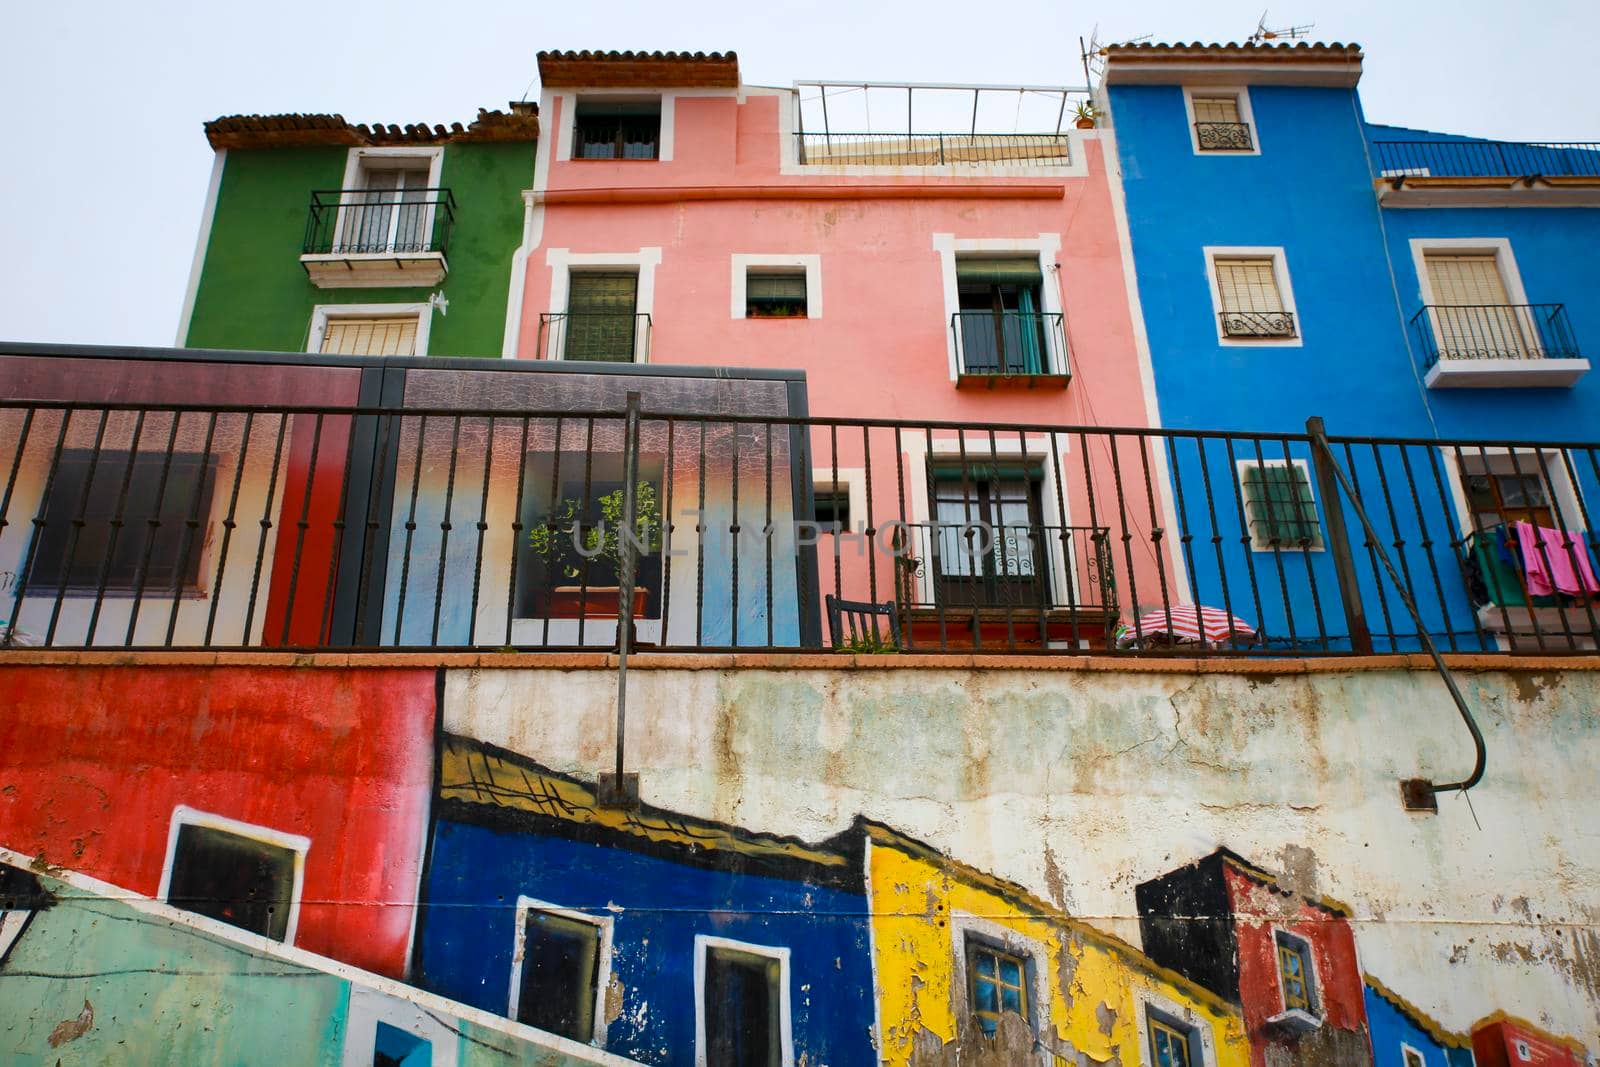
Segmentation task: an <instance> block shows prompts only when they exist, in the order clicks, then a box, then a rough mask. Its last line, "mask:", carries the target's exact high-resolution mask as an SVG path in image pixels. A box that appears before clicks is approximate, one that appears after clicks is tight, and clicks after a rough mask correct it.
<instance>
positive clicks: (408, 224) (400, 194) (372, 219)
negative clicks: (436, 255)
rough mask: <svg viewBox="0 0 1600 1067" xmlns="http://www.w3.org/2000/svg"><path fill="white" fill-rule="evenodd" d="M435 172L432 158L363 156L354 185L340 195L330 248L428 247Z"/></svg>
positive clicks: (430, 244)
mask: <svg viewBox="0 0 1600 1067" xmlns="http://www.w3.org/2000/svg"><path fill="white" fill-rule="evenodd" d="M432 176H433V160H432V159H431V158H430V157H427V156H391V155H363V156H362V157H361V158H360V161H359V165H358V167H357V170H356V175H355V184H354V186H353V187H352V188H350V189H347V190H345V192H344V194H343V196H342V197H341V198H340V203H341V205H342V207H341V211H340V219H339V236H338V238H337V239H336V240H335V242H334V247H333V249H332V251H334V252H343V253H353V254H363V253H389V252H427V251H430V250H431V249H432V247H433V216H434V211H433V193H434V190H433V189H432V188H431V183H432Z"/></svg>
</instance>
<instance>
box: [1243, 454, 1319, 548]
mask: <svg viewBox="0 0 1600 1067" xmlns="http://www.w3.org/2000/svg"><path fill="white" fill-rule="evenodd" d="M1239 482H1240V485H1241V487H1242V491H1243V493H1244V507H1245V514H1246V516H1247V517H1248V519H1249V523H1250V547H1251V548H1253V549H1255V550H1256V551H1258V552H1265V551H1270V550H1272V549H1275V548H1278V549H1301V548H1321V547H1322V525H1321V523H1320V522H1319V521H1318V519H1317V504H1316V500H1315V499H1314V498H1313V497H1312V495H1311V472H1310V471H1309V470H1308V469H1307V468H1306V465H1305V463H1304V462H1303V461H1300V460H1295V461H1294V462H1292V463H1283V462H1276V463H1274V462H1270V461H1269V462H1266V463H1244V464H1241V465H1240V468H1239Z"/></svg>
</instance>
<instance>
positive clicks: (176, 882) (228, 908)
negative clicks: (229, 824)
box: [167, 823, 295, 941]
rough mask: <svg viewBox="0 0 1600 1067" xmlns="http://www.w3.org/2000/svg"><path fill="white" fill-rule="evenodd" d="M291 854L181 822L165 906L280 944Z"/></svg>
mask: <svg viewBox="0 0 1600 1067" xmlns="http://www.w3.org/2000/svg"><path fill="white" fill-rule="evenodd" d="M294 866H295V853H294V850H292V849H289V848H285V847H283V846H282V845H275V844H272V843H270V842H267V841H258V840H256V839H255V838H251V837H245V836H244V835H243V834H236V833H233V832H232V831H229V830H223V829H220V828H218V827H214V826H197V825H195V824H193V823H184V824H183V825H181V826H180V827H179V828H178V841H177V845H176V847H175V849H174V851H173V857H172V877H171V879H170V881H169V882H168V886H167V903H169V904H171V905H173V906H174V907H178V908H183V909H184V910H185V911H192V912H195V913H196V914H199V915H205V916H207V917H209V918H212V919H219V920H221V921H222V922H225V923H228V924H229V925H232V926H237V927H239V928H240V929H242V930H248V931H250V932H251V933H253V934H262V935H264V936H266V937H270V938H272V939H273V940H274V941H283V940H286V939H287V937H288V933H289V912H290V908H291V906H292V905H293V895H294Z"/></svg>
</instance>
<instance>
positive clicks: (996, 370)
mask: <svg viewBox="0 0 1600 1067" xmlns="http://www.w3.org/2000/svg"><path fill="white" fill-rule="evenodd" d="M950 332H951V335H952V336H953V337H954V339H955V346H956V366H957V368H958V373H959V375H960V377H961V378H984V379H989V378H1024V379H1028V380H1029V381H1030V382H1031V381H1037V380H1045V379H1050V380H1056V381H1059V382H1061V383H1062V384H1065V382H1066V380H1067V378H1068V377H1070V371H1069V369H1068V367H1067V337H1066V332H1065V331H1064V330H1063V329H1062V325H1061V314H1060V313H1059V312H1034V311H1001V312H994V311H958V312H956V313H955V314H953V315H951V316H950Z"/></svg>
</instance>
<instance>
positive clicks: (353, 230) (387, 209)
mask: <svg viewBox="0 0 1600 1067" xmlns="http://www.w3.org/2000/svg"><path fill="white" fill-rule="evenodd" d="M455 219H456V201H455V197H454V196H453V195H452V194H451V192H450V190H449V189H405V190H402V191H398V192H397V191H395V190H392V189H391V190H371V189H332V190H322V191H319V192H314V193H312V194H311V211H310V214H309V216H308V218H307V219H306V237H305V245H304V248H303V249H302V251H303V252H304V253H305V254H306V255H308V256H314V255H333V256H406V255H419V254H424V253H435V252H436V253H439V254H440V255H443V254H444V253H445V252H447V251H448V248H449V244H450V230H451V228H452V227H453V226H454V225H455Z"/></svg>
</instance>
